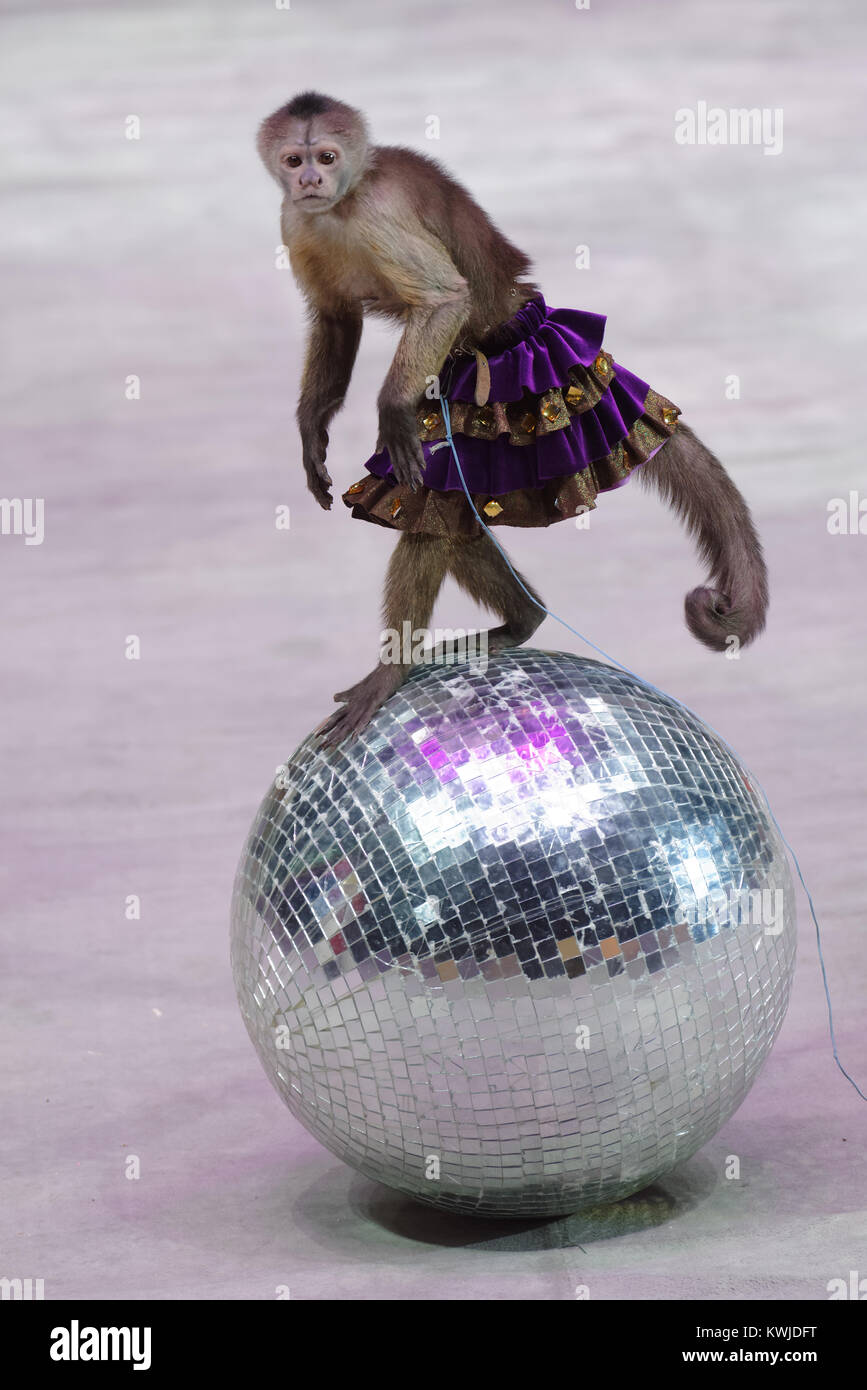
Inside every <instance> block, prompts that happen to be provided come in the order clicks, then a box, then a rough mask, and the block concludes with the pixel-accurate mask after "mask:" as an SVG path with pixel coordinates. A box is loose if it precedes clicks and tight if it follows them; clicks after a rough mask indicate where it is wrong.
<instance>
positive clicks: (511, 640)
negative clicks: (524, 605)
mask: <svg viewBox="0 0 867 1390" xmlns="http://www.w3.org/2000/svg"><path fill="white" fill-rule="evenodd" d="M534 616H535V615H534ZM540 622H541V617H540V619H539V622H535V621H532V622H526V623H524V624H512V623H503V625H502V627H492V628H489V630H488V634H487V636H488V655H489V656H496V655H497V653H498V652H505V651H508V650H509V648H510V647H521V646H523V644H524V643H525V642H529V640H530V638H531V637H532V636H533V633H534V632H535V631H536V628H537V627H538V626H539V623H540Z"/></svg>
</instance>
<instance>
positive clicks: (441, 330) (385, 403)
mask: <svg viewBox="0 0 867 1390" xmlns="http://www.w3.org/2000/svg"><path fill="white" fill-rule="evenodd" d="M384 230H385V231H386V232H387V231H388V228H387V227H386V228H385V229H384ZM376 251H377V259H378V262H379V269H380V271H381V273H382V274H383V276H384V277H385V279H386V280H387V281H388V283H389V284H390V285H392V286H393V287H394V290H395V293H396V295H397V296H398V297H399V299H400V301H401V303H402V304H403V306H404V330H403V334H402V336H401V339H400V342H399V343H398V345H397V351H396V352H395V354H394V359H393V361H392V364H391V366H390V368H389V370H388V373H387V375H386V378H385V381H384V382H383V384H382V389H381V390H380V393H379V399H378V401H377V405H378V408H379V446H378V447H381V448H385V449H388V452H389V457H390V458H391V464H392V468H393V469H394V475H395V477H396V478H397V480H398V482H400V483H403V484H405V485H406V486H408V487H410V488H411V489H412V490H413V491H414V490H415V488H416V486H417V485H418V483H419V482H420V481H421V477H422V472H423V470H424V455H423V453H422V448H421V443H420V442H419V438H418V433H417V429H416V421H415V406H416V402H417V401H418V398H419V396H421V395H422V394H423V392H424V390H425V388H426V386H427V384H428V378H429V377H434V376H437V375H438V373H439V371H440V368H441V367H442V365H443V362H444V361H445V359H446V356H447V354H448V351H449V348H450V347H451V346H452V343H453V342H454V340H455V338H456V336H457V334H458V332H459V331H460V329H461V327H462V325H463V324H464V323H465V322H466V320H467V318H468V317H469V313H470V307H471V294H470V289H469V286H468V285H467V282H466V280H464V278H463V277H462V276H461V275H460V274H459V273H458V270H457V267H456V266H455V264H454V262H453V261H452V259H451V257H450V256H449V254H448V252H447V251H446V249H445V247H444V246H443V245H442V243H441V242H440V241H438V240H437V239H436V238H435V237H433V236H428V235H425V234H424V233H422V232H421V231H420V234H419V235H414V234H407V232H406V230H405V229H404V228H401V229H399V231H396V232H395V233H394V234H392V235H388V236H386V235H382V232H381V231H380V235H379V237H378V244H377V245H376Z"/></svg>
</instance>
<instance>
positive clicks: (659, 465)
mask: <svg viewBox="0 0 867 1390" xmlns="http://www.w3.org/2000/svg"><path fill="white" fill-rule="evenodd" d="M637 472H638V474H639V476H640V477H641V478H642V480H643V482H644V483H645V485H646V486H648V487H654V488H656V490H657V492H658V493H659V494H660V496H661V497H662V499H663V501H665V502H667V503H668V504H669V505H670V506H671V507H672V509H673V510H674V512H675V513H676V514H677V516H679V517H680V519H681V521H683V522H684V523H685V525H686V528H687V530H688V531H689V533H690V535H691V536H692V537H693V538H694V539H695V540H696V542H697V544H698V551H699V555H700V556H701V558H702V560H704V561H705V563H706V564H707V566H708V569H709V575H708V583H707V584H705V585H702V586H701V587H700V588H698V589H693V590H692V591H691V592H690V593H688V594H687V596H686V600H685V603H684V608H685V610H686V625H687V627H688V628H689V630H690V632H691V633H692V635H693V636H694V637H697V638H698V640H699V641H700V642H704V644H705V646H708V647H712V648H713V650H714V651H718V652H721V651H725V649H726V644H727V640H728V639H729V638H730V637H737V638H738V640H739V642H740V644H741V645H742V646H745V645H746V643H747V642H752V640H753V638H754V637H757V636H758V634H759V633H760V632H761V630H762V628H763V627H764V625H765V616H766V614H767V608H768V572H767V568H766V566H765V560H764V556H763V555H762V546H761V542H760V540H759V537H758V535H757V533H756V528H755V526H754V525H753V520H752V517H751V516H750V512H749V508H748V507H747V504H746V502H745V501H744V499H743V497H742V496H741V494H740V492H739V491H738V489H737V488H736V487H735V485H734V483H733V482H732V480H731V478H730V477H729V475H728V473H726V471H725V469H724V468H723V466H722V464H721V463H720V461H719V459H717V458H715V457H714V455H713V454H712V453H711V452H710V450H709V449H706V448H705V446H704V444H702V442H701V440H700V439H698V438H697V437H696V436H695V434H693V432H692V430H691V429H690V428H689V426H688V425H684V424H678V427H677V430H676V431H675V433H674V434H673V435H672V437H671V439H669V440H668V441H667V443H666V444H664V445H663V447H662V448H661V449H660V450H659V451H658V452H657V453H656V454H654V456H653V458H652V459H649V460H648V462H647V463H645V464H642V466H641V467H640V468H639V469H638V470H637Z"/></svg>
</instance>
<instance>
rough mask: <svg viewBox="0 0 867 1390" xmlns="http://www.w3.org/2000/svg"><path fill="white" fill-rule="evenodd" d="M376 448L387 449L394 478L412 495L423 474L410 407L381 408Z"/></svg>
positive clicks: (422, 459)
mask: <svg viewBox="0 0 867 1390" xmlns="http://www.w3.org/2000/svg"><path fill="white" fill-rule="evenodd" d="M379 449H387V450H388V456H389V458H390V459H391V467H392V470H393V472H394V476H395V478H396V479H397V481H398V482H399V483H400V484H401V486H402V487H408V488H409V490H410V492H415V490H416V488H417V487H419V486H420V484H421V481H422V476H423V474H424V453H423V452H422V447H421V440H420V439H419V437H418V429H417V426H416V422H415V411H414V410H413V408H412V406H410V405H382V406H380V408H379V442H378V444H377V450H379Z"/></svg>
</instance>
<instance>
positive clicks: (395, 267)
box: [257, 91, 768, 748]
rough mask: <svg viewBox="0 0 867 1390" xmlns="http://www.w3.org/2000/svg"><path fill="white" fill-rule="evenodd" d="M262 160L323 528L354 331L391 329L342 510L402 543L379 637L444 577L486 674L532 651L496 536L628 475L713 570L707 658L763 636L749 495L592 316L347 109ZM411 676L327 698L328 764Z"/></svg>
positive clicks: (519, 595)
mask: <svg viewBox="0 0 867 1390" xmlns="http://www.w3.org/2000/svg"><path fill="white" fill-rule="evenodd" d="M257 146H258V152H259V155H260V157H261V159H262V161H263V163H264V165H265V167H266V169H267V170H268V172H269V173H270V174H271V175H272V176H273V178H274V179H275V180H276V182H277V183H278V184H279V185H280V187H281V189H282V192H283V203H282V213H281V231H282V238H283V242H284V244H285V245H286V247H287V248H288V252H289V260H290V265H291V268H292V272H293V274H294V276H295V279H296V281H297V283H298V285H299V287H300V289H301V292H302V294H303V296H304V299H305V301H306V306H307V312H308V319H309V324H308V334H307V345H306V354H305V361H304V367H303V372H302V378H301V390H300V395H299V399H298V406H297V411H296V420H297V424H298V429H299V433H300V438H301V454H302V462H303V467H304V471H305V474H306V479H307V486H308V488H309V490H310V492H311V493H312V494H313V496H314V498H315V499H316V501H317V502H318V504H319V505H320V507H322V508H324V509H325V510H329V509H330V508H331V505H332V501H333V498H332V494H331V491H330V489H331V487H332V486H333V484H332V479H331V476H330V474H329V472H328V470H327V467H326V454H327V450H328V443H329V437H328V427H329V424H330V423H331V421H332V419H333V418H334V416H335V414H336V413H337V411H339V409H340V408H341V406H342V405H343V402H344V399H345V396H346V392H347V389H348V386H349V382H350V378H351V375H352V371H353V367H354V364H355V360H356V356H357V353H358V348H359V343H360V340H361V333H362V323H363V319H364V316H365V315H379V316H382V317H384V318H386V319H387V320H389V321H392V322H394V323H396V324H397V325H398V326H399V327H400V329H401V336H400V339H399V342H398V344H397V348H396V351H395V353H394V357H393V359H392V362H391V365H390V366H389V369H388V371H387V373H386V376H385V380H384V381H383V383H382V387H381V389H380V392H379V395H378V398H377V412H378V438H377V444H376V452H375V453H374V455H373V456H372V457H371V458H370V459H368V461H367V463H366V465H365V467H366V470H367V472H366V474H365V477H364V478H363V479H361V480H360V481H359V482H357V483H354V484H353V485H352V486H351V487H350V488H349V489H348V491H347V492H346V493H344V494H343V499H342V500H343V502H344V503H345V504H346V505H347V506H348V507H349V508H350V510H351V514H352V515H353V516H356V517H361V518H362V519H364V520H367V521H370V522H373V523H375V524H379V525H383V526H386V527H390V528H391V529H394V530H397V531H398V532H399V536H398V541H397V544H396V546H395V548H394V550H393V552H392V554H391V558H390V560H389V564H388V569H387V574H386V580H385V587H384V596H383V607H382V620H383V624H384V626H385V628H386V630H387V631H388V632H402V631H406V630H407V629H406V628H405V627H404V624H406V623H409V625H410V627H409V630H410V631H412V632H415V631H418V630H419V629H421V630H427V629H428V626H429V623H430V619H431V616H432V613H433V607H434V603H435V601H436V598H437V595H438V593H439V590H440V587H441V585H442V583H443V581H444V579H445V577H446V575H451V576H452V578H454V579H455V581H456V582H457V583H458V585H459V586H460V587H461V588H462V589H463V590H464V591H465V592H466V593H467V594H469V595H470V597H471V598H473V599H474V600H475V601H476V602H477V603H478V604H480V605H481V606H482V607H484V608H487V609H489V610H490V611H492V612H493V613H494V614H496V615H497V616H498V617H499V618H500V619H501V620H502V621H501V623H500V625H499V626H497V627H495V628H493V629H492V630H491V631H490V632H489V633H488V634H487V642H488V648H487V649H488V652H489V654H490V655H496V653H497V652H500V651H502V650H504V649H506V648H508V647H513V646H518V645H520V644H521V643H524V642H526V641H528V640H529V639H530V638H531V637H532V636H533V634H534V632H535V631H536V629H537V628H538V626H539V624H540V622H541V621H542V619H543V617H544V616H545V613H546V611H547V610H545V609H544V605H543V604H542V600H541V599H540V597H539V595H538V593H537V592H536V590H535V589H533V587H532V586H531V585H530V583H529V582H528V581H527V580H526V579H525V578H524V577H523V576H522V575H520V574H519V573H518V572H517V571H516V570H514V569H513V568H512V566H511V565H510V563H509V562H508V561H507V559H506V558H505V552H504V551H503V550H502V549H501V548H500V547H499V546H498V545H495V544H494V541H493V539H492V535H491V533H490V527H492V526H495V525H498V526H499V525H515V526H547V525H550V524H552V523H554V522H556V521H559V520H562V519H564V518H567V517H570V516H571V517H574V516H577V515H579V513H580V512H583V511H585V510H587V509H589V508H593V507H595V505H596V498H597V496H598V495H599V493H601V492H605V491H609V490H610V489H612V488H614V487H617V486H619V485H620V484H621V483H622V482H625V481H626V480H627V479H628V478H629V477H630V476H631V474H632V473H633V472H635V473H636V474H637V476H638V477H639V479H640V480H641V481H642V482H643V483H644V484H645V485H646V486H649V487H650V488H653V489H655V490H656V491H657V493H658V494H659V495H660V497H661V498H662V499H663V501H665V502H666V503H667V504H668V505H669V506H670V507H671V508H672V509H673V510H674V512H675V514H676V515H678V517H679V518H680V519H681V521H682V522H683V523H684V524H685V526H686V529H687V531H688V533H689V534H691V535H692V537H693V539H694V540H695V542H696V544H697V550H698V553H699V557H700V559H701V560H702V561H703V562H704V564H705V565H706V567H707V570H708V578H707V580H706V582H705V583H704V584H702V585H701V586H699V587H698V588H695V589H693V590H692V591H691V592H690V593H688V594H687V596H686V600H685V618H686V623H687V626H688V627H689V630H690V631H691V632H692V634H693V635H694V636H695V637H696V638H698V639H699V640H700V641H701V642H703V643H704V644H705V645H706V646H708V647H709V648H711V649H712V650H715V651H723V650H726V649H727V648H729V647H730V646H731V643H732V639H735V640H736V642H737V644H738V645H745V644H747V643H748V642H751V641H752V640H753V639H754V638H755V637H756V636H757V635H758V634H759V633H760V632H761V631H762V629H763V627H764V625H765V621H766V611H767V606H768V580H767V570H766V566H765V561H764V557H763V553H762V546H761V542H760V540H759V536H758V534H757V531H756V528H755V525H754V523H753V520H752V517H751V514H750V511H749V508H748V506H747V503H746V501H745V499H744V497H743V496H742V494H741V493H740V491H739V489H738V488H737V487H736V486H735V484H734V482H733V481H732V479H731V478H730V477H729V475H728V473H727V472H726V471H725V469H724V467H723V465H722V464H721V463H720V461H719V460H718V459H717V458H716V457H715V456H714V454H712V453H711V452H710V450H709V449H708V448H706V446H705V445H704V444H703V443H702V442H701V440H699V439H698V437H697V436H696V435H695V434H694V432H693V431H692V430H691V429H690V428H689V426H688V425H687V424H686V423H685V422H684V421H681V420H680V418H679V417H680V414H681V411H680V409H679V407H677V406H675V405H674V404H673V403H672V402H671V401H669V400H668V399H667V398H666V397H664V396H661V395H660V394H659V393H657V392H655V391H654V390H653V389H652V388H651V387H649V386H648V385H647V383H646V382H643V381H642V380H641V379H640V378H639V377H636V376H635V375H634V374H633V373H631V372H629V371H628V370H627V369H626V368H624V367H623V366H622V365H621V364H620V363H619V362H617V361H615V359H614V357H613V356H612V355H611V353H610V352H608V351H607V350H606V349H604V348H603V347H602V341H603V333H604V327H605V323H606V319H605V317H604V316H602V315H599V314H593V313H588V312H584V311H579V310H569V309H561V310H551V309H549V308H548V306H547V305H546V304H545V301H544V298H543V296H542V295H541V292H540V290H539V288H538V286H537V285H536V284H535V283H534V282H533V281H532V280H531V279H530V278H529V274H530V270H531V263H530V261H529V259H528V258H527V256H525V255H524V253H523V252H522V251H520V250H519V249H518V248H517V247H516V246H514V245H513V244H512V242H510V241H509V240H508V239H507V238H506V236H504V235H503V233H502V232H501V231H500V230H499V229H498V228H497V227H496V226H495V224H494V223H493V222H492V220H491V219H490V218H489V217H488V215H487V213H486V212H485V211H484V209H483V208H482V207H480V206H479V204H478V203H477V202H476V201H475V199H474V198H473V197H472V196H471V194H470V193H469V192H468V191H467V190H466V189H465V188H464V187H463V186H462V185H461V184H460V183H458V182H457V180H455V179H454V178H452V176H451V175H450V174H449V173H448V172H447V171H446V170H445V168H443V167H442V165H440V164H439V163H438V162H437V161H435V160H433V159H431V158H429V157H428V156H426V155H422V154H418V153H416V152H415V151H413V150H410V149H406V148H403V147H400V146H383V145H374V144H372V143H371V140H370V135H369V132H368V127H367V123H366V121H365V118H364V116H363V115H362V114H361V112H359V111H357V110H355V109H354V108H353V107H351V106H348V105H345V104H344V103H343V102H340V101H336V100H334V99H332V98H330V97H327V96H324V95H322V94H321V93H318V92H314V91H307V92H302V93H301V94H300V95H298V96H296V97H294V98H293V99H292V100H291V101H289V102H287V103H286V104H285V105H284V106H281V107H280V108H279V109H278V110H277V111H275V112H273V113H272V114H271V115H270V116H268V117H267V118H266V119H265V120H264V121H263V122H262V124H261V126H260V128H259V133H258V142H257ZM443 398H445V399H446V400H447V401H448V408H449V414H450V421H451V430H452V438H453V440H454V447H455V448H456V449H458V458H459V459H460V460H461V470H460V473H458V472H457V470H456V469H455V466H454V462H453V459H452V455H451V449H450V447H449V443H448V441H447V431H446V425H445V420H444V416H443V410H442V399H443ZM455 436H456V437H455ZM458 443H460V448H458ZM461 475H463V477H462V476H461ZM465 485H466V491H465ZM467 493H469V495H470V497H471V498H472V505H470V502H469V501H468V497H467ZM482 514H484V516H485V518H486V519H485V522H484V524H482V522H481V517H482ZM403 655H404V656H405V655H406V654H405V653H403ZM411 669H412V663H411V662H406V661H403V662H402V663H401V662H395V661H391V662H385V661H383V660H380V661H379V662H378V663H377V665H376V666H375V667H374V669H373V670H372V671H371V672H370V674H369V675H367V676H365V677H364V678H363V679H362V680H361V681H359V682H358V683H357V684H355V685H353V686H351V687H350V688H348V689H346V690H343V691H340V692H338V693H337V694H336V695H335V697H334V699H335V701H337V702H338V704H339V705H340V708H339V709H338V710H336V711H335V712H334V713H333V714H332V715H331V716H330V717H329V718H328V719H327V720H326V721H325V722H324V723H323V724H322V725H321V726H320V729H319V730H318V736H319V737H320V738H321V739H322V740H323V742H324V744H325V745H326V746H328V747H332V748H334V747H336V746H337V745H339V744H340V743H341V742H342V741H343V740H344V739H345V738H351V739H354V738H357V737H358V735H359V734H360V733H361V731H362V730H363V729H364V728H365V726H366V725H367V724H368V723H369V721H370V719H371V718H372V716H373V715H374V713H375V712H376V710H377V709H378V708H379V706H380V705H381V704H382V703H383V702H384V701H385V700H387V699H388V698H389V696H390V695H392V694H393V693H394V692H395V691H396V690H397V689H398V688H399V687H400V685H401V684H402V682H403V681H404V680H406V678H407V676H408V675H409V673H410V670H411Z"/></svg>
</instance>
